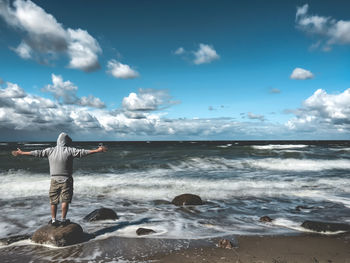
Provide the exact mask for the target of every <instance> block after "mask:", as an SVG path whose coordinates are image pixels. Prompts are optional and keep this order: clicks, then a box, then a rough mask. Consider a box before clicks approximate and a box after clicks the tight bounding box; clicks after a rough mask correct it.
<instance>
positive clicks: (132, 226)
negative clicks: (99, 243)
mask: <svg viewBox="0 0 350 263" xmlns="http://www.w3.org/2000/svg"><path fill="white" fill-rule="evenodd" d="M104 144H105V145H107V146H108V148H109V151H108V152H107V153H100V154H95V155H91V156H88V157H85V158H82V159H76V160H75V161H74V175H73V177H74V197H73V203H72V204H71V207H70V211H69V215H68V216H69V218H70V219H71V220H72V221H75V222H77V223H79V224H81V225H82V227H83V228H84V230H85V231H88V232H92V231H97V230H99V229H101V228H103V227H106V226H110V225H115V224H118V223H120V222H121V223H123V224H122V226H121V227H120V228H118V229H117V230H116V231H114V232H112V233H109V234H108V236H116V237H136V233H135V230H136V229H137V228H139V227H149V228H152V229H154V230H155V231H156V232H157V234H155V235H152V236H149V237H150V238H167V239H179V238H186V239H198V238H208V237H216V236H222V235H229V234H248V235H249V234H289V233H291V234H292V233H298V232H303V231H306V230H305V229H303V228H301V227H300V224H301V223H302V222H303V221H304V220H320V221H332V222H341V223H350V176H349V172H350V142H348V141H333V142H332V141H331V142H329V141H328V142H325V141H324V142H322V141H317V142H316V141H297V142H291V141H273V142H271V141H269V142H263V141H255V142H254V141H253V142H244V141H227V142H223V141H193V142H190V141H184V142H181V141H176V142H104ZM97 145H98V142H77V143H75V146H76V147H80V148H85V149H93V148H96V147H97ZM51 146H55V143H51V142H44V143H38V142H35V143H34V142H33V143H31V142H16V143H13V142H12V143H6V142H3V143H0V179H1V184H0V207H1V213H0V238H3V237H7V236H10V235H17V234H27V233H32V232H34V231H35V230H36V229H37V228H38V227H39V226H40V225H42V224H46V223H47V222H48V221H49V219H50V210H49V208H50V207H49V199H48V189H49V184H50V176H49V166H48V161H47V159H40V158H35V157H28V156H21V157H13V156H12V155H11V154H10V152H11V150H14V149H16V148H17V147H20V148H21V149H22V150H25V151H30V150H34V149H44V148H46V147H51ZM183 193H192V194H197V195H199V196H200V197H201V198H202V199H203V201H205V204H204V205H202V206H196V207H183V208H181V207H176V206H174V205H172V204H170V203H169V201H171V200H172V199H173V198H174V197H175V196H176V195H179V194H183ZM102 206H103V207H108V208H112V209H113V210H115V211H116V212H117V214H118V216H119V219H118V220H117V221H104V222H101V223H88V222H85V221H84V220H83V217H84V216H85V215H87V214H88V213H90V212H91V211H93V210H94V209H97V208H99V207H102ZM298 206H299V208H300V209H297V207H298ZM300 206H301V207H300ZM59 212H60V211H59ZM264 215H268V216H270V217H271V218H273V219H275V220H274V222H273V223H270V224H266V223H260V222H259V218H260V217H261V216H264Z"/></svg>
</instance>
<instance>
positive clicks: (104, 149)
mask: <svg viewBox="0 0 350 263" xmlns="http://www.w3.org/2000/svg"><path fill="white" fill-rule="evenodd" d="M98 150H99V151H100V152H107V150H108V148H107V147H106V146H104V145H103V146H99V147H98Z"/></svg>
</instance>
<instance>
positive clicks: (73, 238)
mask: <svg viewBox="0 0 350 263" xmlns="http://www.w3.org/2000/svg"><path fill="white" fill-rule="evenodd" d="M86 240H87V234H85V233H84V231H83V229H82V227H81V226H80V225H78V224H76V223H70V224H68V225H66V226H53V225H45V226H43V227H41V228H39V229H38V230H37V231H35V233H34V234H33V236H32V241H34V242H36V243H40V244H51V245H54V246H57V247H64V246H69V245H74V244H77V243H81V242H84V241H86Z"/></svg>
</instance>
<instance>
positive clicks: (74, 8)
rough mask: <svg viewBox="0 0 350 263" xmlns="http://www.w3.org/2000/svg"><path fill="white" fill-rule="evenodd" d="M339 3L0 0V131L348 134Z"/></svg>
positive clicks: (136, 135)
mask: <svg viewBox="0 0 350 263" xmlns="http://www.w3.org/2000/svg"><path fill="white" fill-rule="evenodd" d="M349 8H350V3H349V2H348V1H257V0H256V1H104V2H103V4H101V3H98V2H97V1H23V0H17V1H4V0H0V35H1V38H0V58H1V59H0V78H1V79H2V81H1V83H2V84H1V86H0V121H1V124H0V140H18V139H31V140H46V139H54V138H55V137H56V136H57V134H58V133H59V132H61V131H62V130H64V131H66V132H69V133H71V134H72V137H73V139H80V140H94V139H98V140H100V139H106V140H163V139H167V140H168V139H171V140H172V139H174V140H177V139H180V140H183V139H189V140H192V139H193V140H195V139H232V140H235V139H349V137H350V136H349V130H350V126H349V117H350V106H349V105H350V90H348V89H349V88H350V85H349V84H350V75H349V64H350V61H349V59H348V58H349V57H350V56H349V55H350V54H349V53H350V52H349V51H350V37H349V35H350V15H349V13H348V12H347V10H349ZM37 131H40V132H37Z"/></svg>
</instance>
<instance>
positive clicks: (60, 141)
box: [30, 132, 89, 181]
mask: <svg viewBox="0 0 350 263" xmlns="http://www.w3.org/2000/svg"><path fill="white" fill-rule="evenodd" d="M71 143H72V139H71V138H70V137H69V136H68V135H67V134H66V133H64V132H62V133H61V134H60V135H59V136H58V138H57V146H56V147H50V148H46V149H43V150H36V151H31V152H30V154H31V155H33V156H36V157H43V158H44V157H48V158H49V164H50V175H51V176H53V178H54V179H55V180H57V181H65V180H66V179H68V178H69V177H70V176H72V174H73V159H74V158H76V157H78V158H80V157H84V156H86V155H88V154H89V150H84V149H76V148H74V147H69V146H70V145H71Z"/></svg>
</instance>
